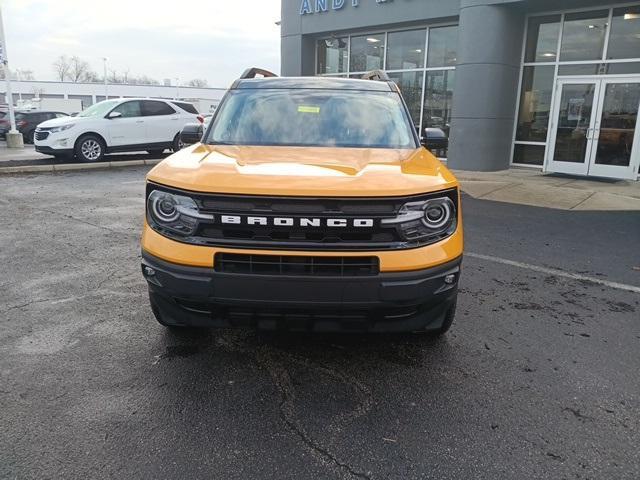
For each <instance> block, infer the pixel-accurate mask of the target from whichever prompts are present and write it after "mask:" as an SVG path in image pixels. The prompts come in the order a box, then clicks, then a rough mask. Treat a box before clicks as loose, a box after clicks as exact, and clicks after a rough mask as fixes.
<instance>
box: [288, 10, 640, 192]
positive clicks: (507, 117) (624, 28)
mask: <svg viewBox="0 0 640 480" xmlns="http://www.w3.org/2000/svg"><path fill="white" fill-rule="evenodd" d="M281 35H282V44H281V49H282V74H283V75H286V76H297V75H323V76H336V77H353V78H358V77H359V76H361V75H362V74H363V73H364V72H367V71H370V70H375V69H383V70H385V71H386V72H387V73H388V75H389V77H390V78H391V79H393V80H394V81H395V82H396V83H397V84H398V86H399V87H400V89H401V90H402V93H403V95H404V97H405V100H406V101H407V104H408V107H409V110H410V112H411V115H412V118H413V122H414V123H415V125H416V128H418V129H419V131H420V132H424V131H425V129H426V128H428V129H430V130H428V131H429V132H430V134H431V132H436V133H442V132H443V133H444V134H445V135H448V137H449V145H448V149H447V150H443V151H441V152H440V153H441V156H443V157H446V158H447V160H448V164H449V165H450V166H451V167H453V168H458V169H467V170H501V169H505V168H508V167H509V166H510V165H514V166H526V167H531V168H537V169H541V170H543V171H546V172H558V173H568V174H576V175H585V176H593V177H609V178H617V179H637V178H638V169H639V166H640V128H639V127H638V121H637V120H638V109H639V107H640V3H639V2H635V3H620V2H607V1H604V0H598V1H589V0H493V1H491V0H282V22H281Z"/></svg>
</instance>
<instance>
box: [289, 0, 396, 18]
mask: <svg viewBox="0 0 640 480" xmlns="http://www.w3.org/2000/svg"><path fill="white" fill-rule="evenodd" d="M392 1H393V0H376V3H377V4H380V3H391V2H392ZM347 3H351V6H352V7H357V6H359V5H360V0H301V3H300V15H309V14H311V13H321V12H327V11H329V9H331V10H335V11H339V10H342V9H343V8H344V6H345V5H346V4H347Z"/></svg>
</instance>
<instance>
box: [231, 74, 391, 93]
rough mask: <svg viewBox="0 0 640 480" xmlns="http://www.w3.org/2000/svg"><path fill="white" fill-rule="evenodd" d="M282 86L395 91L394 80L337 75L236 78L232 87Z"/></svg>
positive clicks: (289, 87)
mask: <svg viewBox="0 0 640 480" xmlns="http://www.w3.org/2000/svg"><path fill="white" fill-rule="evenodd" d="M256 88H272V89H274V88H282V89H293V88H303V89H318V90H368V91H372V92H395V91H396V89H395V84H394V83H393V82H384V81H372V80H357V79H354V78H335V77H267V78H247V79H240V80H236V81H235V82H234V83H233V85H232V86H231V89H256Z"/></svg>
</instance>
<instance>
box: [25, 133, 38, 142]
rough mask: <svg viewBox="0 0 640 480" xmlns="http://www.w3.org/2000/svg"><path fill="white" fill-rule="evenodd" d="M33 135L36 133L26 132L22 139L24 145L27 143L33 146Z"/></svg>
mask: <svg viewBox="0 0 640 480" xmlns="http://www.w3.org/2000/svg"><path fill="white" fill-rule="evenodd" d="M35 135H36V131H35V130H31V131H30V132H27V134H26V135H25V137H24V143H29V144H31V145H33V140H34V137H35Z"/></svg>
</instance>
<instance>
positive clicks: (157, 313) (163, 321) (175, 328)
mask: <svg viewBox="0 0 640 480" xmlns="http://www.w3.org/2000/svg"><path fill="white" fill-rule="evenodd" d="M149 303H150V304H151V311H152V312H153V316H154V317H156V320H157V321H158V323H159V324H160V325H162V326H163V327H166V328H168V329H169V330H170V331H172V332H186V331H189V330H192V329H193V327H189V326H187V325H179V324H176V323H171V322H169V321H167V318H168V316H165V315H163V314H162V310H161V309H160V307H159V306H158V304H157V303H156V302H154V301H153V297H152V296H151V294H149Z"/></svg>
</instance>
